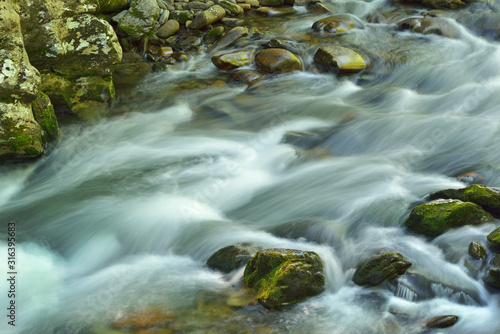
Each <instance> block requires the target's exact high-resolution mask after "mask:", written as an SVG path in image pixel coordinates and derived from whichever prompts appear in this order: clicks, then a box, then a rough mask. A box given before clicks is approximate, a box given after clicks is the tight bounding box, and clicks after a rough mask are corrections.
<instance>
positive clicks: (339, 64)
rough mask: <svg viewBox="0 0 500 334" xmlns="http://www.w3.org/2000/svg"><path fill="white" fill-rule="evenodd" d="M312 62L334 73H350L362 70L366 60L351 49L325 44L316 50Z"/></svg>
mask: <svg viewBox="0 0 500 334" xmlns="http://www.w3.org/2000/svg"><path fill="white" fill-rule="evenodd" d="M314 63H315V64H316V65H318V66H319V67H320V68H322V69H324V70H326V71H328V72H332V73H335V74H352V73H358V72H360V71H362V70H364V69H365V68H366V66H367V61H365V60H364V59H363V57H361V55H360V54H359V53H357V52H355V51H353V50H351V49H348V48H344V47H342V46H325V47H321V48H319V49H318V51H316V54H315V55H314Z"/></svg>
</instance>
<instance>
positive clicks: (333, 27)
mask: <svg viewBox="0 0 500 334" xmlns="http://www.w3.org/2000/svg"><path fill="white" fill-rule="evenodd" d="M355 27H356V25H355V24H354V22H353V21H352V20H350V19H348V18H346V17H344V16H343V15H337V16H331V17H327V18H326V19H322V20H319V21H316V22H314V23H313V25H312V30H313V31H316V32H319V33H327V34H341V33H345V32H348V31H349V30H351V29H353V28H355Z"/></svg>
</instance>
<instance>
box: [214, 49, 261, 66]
mask: <svg viewBox="0 0 500 334" xmlns="http://www.w3.org/2000/svg"><path fill="white" fill-rule="evenodd" d="M252 62H253V51H248V50H243V51H235V52H231V53H225V54H222V55H218V56H213V57H212V63H213V64H214V65H215V66H217V67H218V68H220V69H221V70H225V71H229V70H234V69H235V68H238V67H242V66H246V65H250V64H251V63H252Z"/></svg>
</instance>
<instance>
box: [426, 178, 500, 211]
mask: <svg viewBox="0 0 500 334" xmlns="http://www.w3.org/2000/svg"><path fill="white" fill-rule="evenodd" d="M430 198H431V199H437V198H445V199H446V198H453V199H458V200H461V201H463V202H472V203H475V204H478V205H480V206H482V207H483V209H485V210H486V211H488V212H490V213H493V214H495V215H500V193H499V192H498V191H495V190H493V189H491V188H488V187H485V186H483V185H481V184H473V185H470V186H468V187H465V188H462V189H446V190H441V191H438V192H435V193H433V194H431V195H430Z"/></svg>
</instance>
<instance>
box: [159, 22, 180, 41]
mask: <svg viewBox="0 0 500 334" xmlns="http://www.w3.org/2000/svg"><path fill="white" fill-rule="evenodd" d="M179 28H180V26H179V22H177V21H176V20H168V21H167V22H165V24H164V25H162V26H161V27H160V29H158V31H157V32H156V35H157V36H158V37H160V38H169V37H170V36H172V35H173V34H175V33H176V32H177V31H178V30H179Z"/></svg>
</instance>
